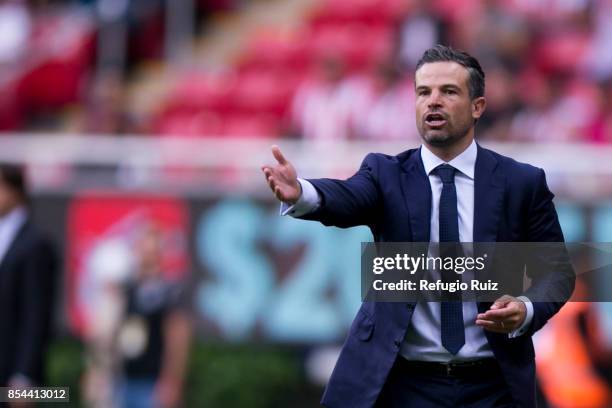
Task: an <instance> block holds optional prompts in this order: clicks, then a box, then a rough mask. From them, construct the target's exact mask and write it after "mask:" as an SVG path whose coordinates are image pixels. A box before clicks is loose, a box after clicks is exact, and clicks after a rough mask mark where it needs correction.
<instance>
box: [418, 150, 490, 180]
mask: <svg viewBox="0 0 612 408" xmlns="http://www.w3.org/2000/svg"><path fill="white" fill-rule="evenodd" d="M477 153H478V149H477V147H476V142H475V141H474V140H472V143H470V145H469V146H468V148H467V149H465V150H464V151H463V152H461V154H460V155H458V156H457V157H455V158H454V159H453V160H451V161H449V162H448V164H450V165H451V166H453V167H454V168H456V169H457V170H459V171H460V172H461V173H463V174H464V175H466V176H468V177H469V178H471V179H472V180H473V179H474V168H475V166H476V154H477ZM421 160H423V166H424V167H425V173H427V175H429V174H430V173H431V172H432V171H433V169H435V168H436V167H438V166H439V165H441V164H444V163H446V162H445V161H444V160H442V159H441V158H439V157H438V156H436V155H435V154H433V153H432V152H431V150H429V149H428V148H427V146H425V145H421Z"/></svg>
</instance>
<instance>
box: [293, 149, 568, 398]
mask: <svg viewBox="0 0 612 408" xmlns="http://www.w3.org/2000/svg"><path fill="white" fill-rule="evenodd" d="M309 181H310V182H311V183H312V184H313V185H314V187H315V188H316V190H317V191H318V192H319V194H320V196H321V205H320V207H319V208H318V209H317V210H316V211H314V212H311V213H309V214H307V215H305V216H303V217H301V218H303V219H308V220H316V221H320V222H322V223H323V224H324V225H330V226H331V225H333V226H337V227H342V228H348V227H353V226H357V225H367V226H369V227H370V229H371V231H372V234H373V235H374V240H375V241H376V242H428V241H429V239H430V238H429V231H430V218H431V217H430V212H431V187H430V184H429V179H428V176H427V175H426V174H425V169H424V167H423V163H422V160H421V155H420V151H419V149H412V150H408V151H406V152H403V153H401V154H399V155H397V156H389V155H384V154H378V153H370V154H368V155H367V156H366V158H365V159H364V161H363V163H362V165H361V167H360V169H359V171H358V172H357V173H356V174H355V175H353V176H352V177H350V178H349V179H347V180H333V179H314V180H309ZM474 195H475V197H474V241H475V242H563V240H564V239H563V233H562V232H561V227H560V225H559V221H558V218H557V213H556V210H555V207H554V205H553V202H552V199H553V194H552V193H551V192H550V191H549V189H548V187H547V185H546V179H545V176H544V171H543V170H542V169H538V168H536V167H533V166H530V165H527V164H523V163H519V162H517V161H515V160H513V159H510V158H508V157H504V156H501V155H499V154H497V153H495V152H493V151H490V150H487V149H484V148H482V147H480V146H478V154H477V158H476V168H475V177H474ZM568 265H569V264H568ZM534 269H535V270H537V271H540V272H541V274H540V275H537V276H530V277H531V278H532V279H535V280H534V281H533V282H534V283H533V284H532V287H531V288H530V291H532V295H534V294H535V295H537V298H540V297H539V296H543V295H544V296H545V294H546V293H547V291H553V292H554V293H555V299H556V300H557V301H550V302H534V303H533V306H534V315H533V320H532V322H531V325H530V327H529V330H528V331H527V333H525V334H524V335H522V336H520V337H517V338H512V339H510V338H508V335H506V334H499V333H493V332H489V331H485V333H486V337H487V340H488V342H489V344H490V346H491V349H492V351H493V353H494V355H495V358H496V359H497V360H498V362H499V364H500V366H501V369H502V371H503V373H504V377H505V379H506V382H507V383H508V386H509V388H510V392H511V393H512V396H513V398H514V399H515V401H516V403H517V405H518V406H521V407H534V406H535V354H534V349H533V342H532V340H531V336H532V335H533V333H534V332H536V331H537V330H538V329H540V328H541V327H542V326H543V325H544V324H545V323H546V321H547V320H548V319H550V318H551V317H552V316H553V315H554V314H555V313H557V311H558V310H559V309H560V308H561V306H563V304H564V302H565V300H567V299H568V298H569V297H570V295H571V293H572V292H573V289H574V276H573V270H572V269H571V266H570V267H569V268H568V269H567V275H568V276H567V277H566V278H565V279H547V276H546V274H547V273H549V272H547V269H546V265H539V266H538V267H536V268H534ZM521 270H522V269H521ZM556 273H558V270H557V272H556ZM548 278H550V276H548ZM534 292H535V293H534ZM560 293H561V294H562V296H561V298H562V299H563V301H559V294H560ZM527 296H529V293H527ZM534 298H535V297H532V299H534ZM542 298H545V297H542ZM542 298H540V299H542ZM490 305H491V303H490V302H488V303H487V302H479V303H478V310H479V312H481V313H482V312H484V311H486V310H488V308H489V307H490ZM414 309H415V303H392V302H364V303H363V304H362V306H361V308H360V310H359V312H358V313H357V316H356V317H355V319H354V321H353V324H352V325H351V328H350V331H349V334H348V337H347V338H346V341H345V343H344V346H343V348H342V352H341V353H340V357H339V359H338V362H337V363H336V367H335V369H334V371H333V374H332V376H331V379H330V381H329V383H328V385H327V388H326V390H325V394H324V395H323V399H322V401H321V402H322V404H323V405H325V406H329V407H352V408H354V407H371V406H373V405H374V404H375V403H376V400H377V398H378V395H379V394H380V391H381V389H382V388H383V385H384V384H385V381H386V379H387V376H388V374H389V372H390V370H391V367H392V366H393V364H394V362H395V359H396V358H397V356H398V353H399V350H400V346H401V344H402V341H403V339H404V336H405V335H406V331H407V329H408V327H409V324H410V321H411V318H412V314H413V312H414Z"/></svg>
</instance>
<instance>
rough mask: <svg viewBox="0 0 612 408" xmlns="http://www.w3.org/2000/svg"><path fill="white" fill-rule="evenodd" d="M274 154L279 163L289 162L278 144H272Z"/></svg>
mask: <svg viewBox="0 0 612 408" xmlns="http://www.w3.org/2000/svg"><path fill="white" fill-rule="evenodd" d="M272 155H273V156H274V158H275V159H276V161H277V162H278V164H287V159H285V156H283V153H281V150H280V147H278V146H277V145H272Z"/></svg>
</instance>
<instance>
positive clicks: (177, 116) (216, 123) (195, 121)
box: [155, 112, 223, 137]
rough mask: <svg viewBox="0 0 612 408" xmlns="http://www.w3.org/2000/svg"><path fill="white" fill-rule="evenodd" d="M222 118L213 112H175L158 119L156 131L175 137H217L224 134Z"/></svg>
mask: <svg viewBox="0 0 612 408" xmlns="http://www.w3.org/2000/svg"><path fill="white" fill-rule="evenodd" d="M222 129H223V128H222V119H221V117H220V116H219V115H218V114H216V113H213V112H199V113H186V112H182V113H181V112H175V113H173V114H169V115H165V116H162V117H161V118H159V119H158V123H157V125H156V126H155V132H156V133H158V134H160V135H163V136H173V137H194V136H202V137H216V136H220V135H221V134H222Z"/></svg>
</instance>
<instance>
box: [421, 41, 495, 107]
mask: <svg viewBox="0 0 612 408" xmlns="http://www.w3.org/2000/svg"><path fill="white" fill-rule="evenodd" d="M444 61H452V62H456V63H457V64H459V65H463V66H464V67H465V69H467V70H468V73H469V74H470V79H469V81H468V88H469V91H470V98H472V99H474V98H479V97H481V96H484V92H485V73H484V71H483V70H482V67H481V66H480V63H479V62H478V60H477V59H476V58H474V57H472V56H471V55H470V54H468V53H467V52H464V51H457V50H454V49H452V48H451V47H447V46H445V45H440V44H438V45H436V46H435V47H432V48H430V49H428V50H427V51H425V52H424V53H423V56H422V57H421V59H420V60H419V62H417V65H416V70H415V72H416V71H418V69H419V68H421V67H422V66H423V65H424V64H428V63H430V62H444Z"/></svg>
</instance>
